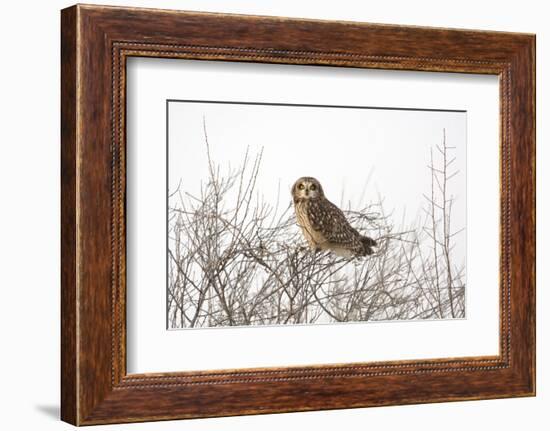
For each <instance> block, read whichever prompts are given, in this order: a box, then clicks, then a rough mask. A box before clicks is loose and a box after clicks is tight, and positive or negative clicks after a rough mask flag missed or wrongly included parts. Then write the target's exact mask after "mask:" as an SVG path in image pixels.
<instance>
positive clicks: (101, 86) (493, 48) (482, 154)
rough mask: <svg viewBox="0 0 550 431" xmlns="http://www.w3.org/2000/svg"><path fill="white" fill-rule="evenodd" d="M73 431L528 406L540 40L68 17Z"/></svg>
mask: <svg viewBox="0 0 550 431" xmlns="http://www.w3.org/2000/svg"><path fill="white" fill-rule="evenodd" d="M61 18H62V20H61V21H62V25H61V49H62V64H61V71H62V94H61V101H62V103H61V107H62V109H61V111H62V112H61V118H62V151H61V163H62V183H61V189H62V196H61V203H62V238H61V240H62V286H61V292H62V327H61V330H62V346H61V350H62V363H61V366H62V382H61V397H62V399H61V415H62V419H63V420H65V421H67V422H70V423H72V424H75V425H91V424H105V423H117V422H138V421H152V420H166V419H179V418H198V417H212V416H229V415H241V414H258V413H274V412H289V411H306V410H322V409H337V408H338V409H339V408H353V407H368V406H382V405H395V404H412V403H429V402H441V401H454V400H473V399H490V398H502V397H516V396H533V395H534V394H535V108H534V106H535V105H534V101H535V76H534V73H535V72H534V71H535V36H534V35H530V34H517V33H504V32H487V31H472V30H451V29H439V28H438V29H436V28H423V27H403V26H390V25H378V24H366V23H354V22H330V21H315V20H298V19H288V18H276V17H255V16H242V15H221V14H212V13H197V12H179V11H168V10H152V9H134V8H119V7H104V6H93V5H85V6H84V5H77V6H73V7H70V8H68V9H64V10H63V11H62V13H61Z"/></svg>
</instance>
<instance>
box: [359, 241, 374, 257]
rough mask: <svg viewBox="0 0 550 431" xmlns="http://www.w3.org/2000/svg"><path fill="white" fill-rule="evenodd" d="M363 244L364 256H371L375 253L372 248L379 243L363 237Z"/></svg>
mask: <svg viewBox="0 0 550 431" xmlns="http://www.w3.org/2000/svg"><path fill="white" fill-rule="evenodd" d="M361 244H362V245H363V253H362V255H363V256H367V255H371V254H373V253H374V250H373V249H372V247H376V245H377V243H376V241H375V240H373V239H372V238H369V237H368V236H361Z"/></svg>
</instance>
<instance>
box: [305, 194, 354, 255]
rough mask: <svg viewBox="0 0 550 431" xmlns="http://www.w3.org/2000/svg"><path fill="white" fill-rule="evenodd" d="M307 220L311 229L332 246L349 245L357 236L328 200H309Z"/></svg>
mask: <svg viewBox="0 0 550 431" xmlns="http://www.w3.org/2000/svg"><path fill="white" fill-rule="evenodd" d="M308 218H309V221H310V223H311V227H312V228H313V229H314V230H316V231H317V232H320V233H321V234H322V235H323V236H324V237H325V239H326V240H327V241H328V242H331V243H333V244H341V245H349V244H351V243H352V242H353V241H354V240H355V239H356V238H357V236H358V232H357V231H356V230H355V229H354V228H353V227H351V225H350V224H349V223H348V221H347V219H346V216H345V215H344V213H343V212H342V210H340V208H338V207H337V206H336V205H334V204H333V203H332V202H330V201H329V200H328V199H325V200H323V201H320V200H317V199H316V200H311V201H310V203H309V205H308Z"/></svg>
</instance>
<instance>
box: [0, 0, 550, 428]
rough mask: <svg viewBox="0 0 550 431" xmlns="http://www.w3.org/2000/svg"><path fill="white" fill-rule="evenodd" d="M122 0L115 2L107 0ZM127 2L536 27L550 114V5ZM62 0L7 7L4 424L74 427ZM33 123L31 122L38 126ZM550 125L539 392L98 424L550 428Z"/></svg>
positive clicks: (1, 273)
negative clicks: (64, 371) (63, 205)
mask: <svg viewBox="0 0 550 431" xmlns="http://www.w3.org/2000/svg"><path fill="white" fill-rule="evenodd" d="M103 3H108V4H114V2H110V1H107V0H105V1H103ZM116 3H117V4H121V5H134V6H150V7H153V6H154V7H166V8H176V9H190V10H192V9H195V10H201V9H202V10H211V11H222V12H235V13H252V14H265V15H286V16H296V17H311V18H325V19H347V20H358V21H370V22H381V23H394V24H412V25H431V26H441V27H457V28H478V29H487V30H506V31H525V32H536V33H537V76H538V82H537V93H538V94H537V117H538V118H539V119H545V118H549V117H550V91H549V87H548V85H549V83H550V78H548V76H550V70H549V63H548V61H549V60H548V59H549V57H548V52H550V42H549V40H550V29H549V28H548V18H549V14H548V12H547V11H546V10H545V2H541V1H534V0H533V1H529V0H525V1H522V2H517V1H514V2H511V1H488V2H479V1H469V0H463V1H461V2H453V3H447V4H444V3H442V2H440V1H414V2H410V1H394V2H368V3H367V2H357V1H353V0H340V1H338V2H334V1H325V2H318V1H316V2H313V1H312V2H306V1H297V0H272V1H269V0H266V1H259V0H257V1H236V0H235V1H233V0H218V1H214V0H197V1H166V0H164V1H163V0H160V1H153V0H149V1H144V0H141V1H140V0H133V1H131V2H127V1H122V0H121V1H118V2H116ZM69 4H70V3H69V2H64V1H55V0H54V1H48V2H38V1H28V2H8V3H6V4H4V5H3V8H2V14H1V16H0V24H1V25H0V31H1V36H2V37H1V39H0V40H2V48H3V49H2V53H3V56H2V65H1V68H0V74H1V79H0V94H1V95H2V97H1V99H0V100H1V102H0V103H1V105H0V106H1V107H2V128H1V140H0V142H1V144H0V184H1V186H0V193H1V196H2V208H1V211H0V253H1V257H2V265H1V267H0V287H1V288H2V293H3V295H4V296H3V298H2V302H1V305H0V307H1V310H0V311H1V312H0V319H1V328H2V332H1V334H2V353H1V355H0V365H1V370H2V381H1V382H0V395H1V397H2V399H1V401H2V406H3V408H2V414H1V415H0V426H2V428H4V429H10V430H17V429H40V430H53V429H70V426H69V425H66V424H63V423H60V422H59V421H58V420H57V417H58V409H59V402H58V400H59V387H58V385H59V218H60V215H59V9H60V8H62V7H65V6H68V5H69ZM29 123H30V125H29ZM549 127H550V126H548V122H547V121H544V120H539V121H538V126H537V135H538V143H539V144H538V151H537V154H538V172H537V177H538V178H537V180H538V189H539V190H538V191H539V193H538V205H537V208H538V209H537V211H538V214H537V219H538V220H539V223H538V232H539V233H538V238H537V248H538V262H539V268H538V271H537V278H538V289H537V290H538V293H537V310H538V313H537V314H538V319H537V325H538V326H537V327H538V330H537V334H538V347H537V352H538V379H537V383H538V385H537V386H538V390H537V392H538V396H537V397H536V398H524V399H506V400H493V401H475V402H460V403H444V404H436V405H418V406H405V407H387V408H371V409H356V410H341V411H329V412H310V413H294V414H284V415H268V416H254V417H237V418H222V419H207V420H197V421H186V422H177V421H175V422H164V423H155V424H134V425H123V426H116V427H114V426H105V427H98V428H97V429H114V430H122V429H135V430H138V429H147V430H165V429H166V430H168V429H184V430H227V429H239V430H257V429H273V430H275V429H309V428H315V429H327V430H333V429H344V428H346V429H347V428H349V429H352V428H359V427H361V428H365V427H368V428H370V429H388V430H391V429H399V428H400V427H401V428H406V429H407V430H423V431H427V430H441V429H445V430H446V431H451V430H467V429H477V428H481V427H483V428H489V427H490V428H491V429H498V430H517V429H535V430H537V429H539V430H542V429H546V428H547V426H548V425H547V424H548V422H549V421H550V415H549V413H548V405H549V402H550V395H549V393H550V392H549V391H550V374H549V372H548V369H549V366H548V361H549V360H550V356H549V350H548V349H549V347H548V346H549V342H548V336H549V332H548V331H549V330H548V325H549V324H550V322H549V319H548V315H547V314H546V315H545V313H544V312H545V311H548V309H549V308H550V303H549V300H550V297H549V296H548V294H547V293H546V292H545V284H546V283H547V281H548V274H549V273H548V270H546V268H545V267H544V265H543V264H542V263H543V262H544V261H547V260H548V258H550V256H549V255H548V244H549V241H550V230H549V229H548V227H547V224H545V223H544V222H543V220H544V218H545V217H546V218H548V217H549V211H550V206H549V205H550V203H549V202H550V201H549V198H550V195H549V191H548V187H544V186H543V184H548V181H550V174H549V171H548V169H543V167H544V166H548V165H549V164H550V150H548V145H547V144H548V133H550V132H549V131H550V128H549Z"/></svg>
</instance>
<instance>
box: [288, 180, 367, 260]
mask: <svg viewBox="0 0 550 431" xmlns="http://www.w3.org/2000/svg"><path fill="white" fill-rule="evenodd" d="M291 193H292V199H293V201H294V211H295V212H296V220H297V222H298V225H299V226H300V228H301V229H302V233H303V235H304V237H305V239H306V240H307V242H308V244H309V246H310V247H311V249H312V250H314V251H319V250H330V251H331V252H333V253H335V254H336V255H338V256H342V257H346V258H351V257H358V256H366V255H369V254H372V253H373V250H372V247H375V246H376V241H375V240H373V239H372V238H369V237H367V236H364V235H361V234H360V233H359V232H357V230H355V229H354V228H353V227H352V226H351V225H350V224H349V222H348V221H347V220H346V217H345V216H344V213H343V212H342V210H340V208H338V207H337V206H336V205H334V204H333V203H332V202H330V201H329V200H328V199H327V198H326V197H325V194H324V192H323V188H322V187H321V183H319V181H317V180H316V179H315V178H313V177H302V178H299V179H298V180H297V181H296V182H295V183H294V185H293V186H292V192H291Z"/></svg>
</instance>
